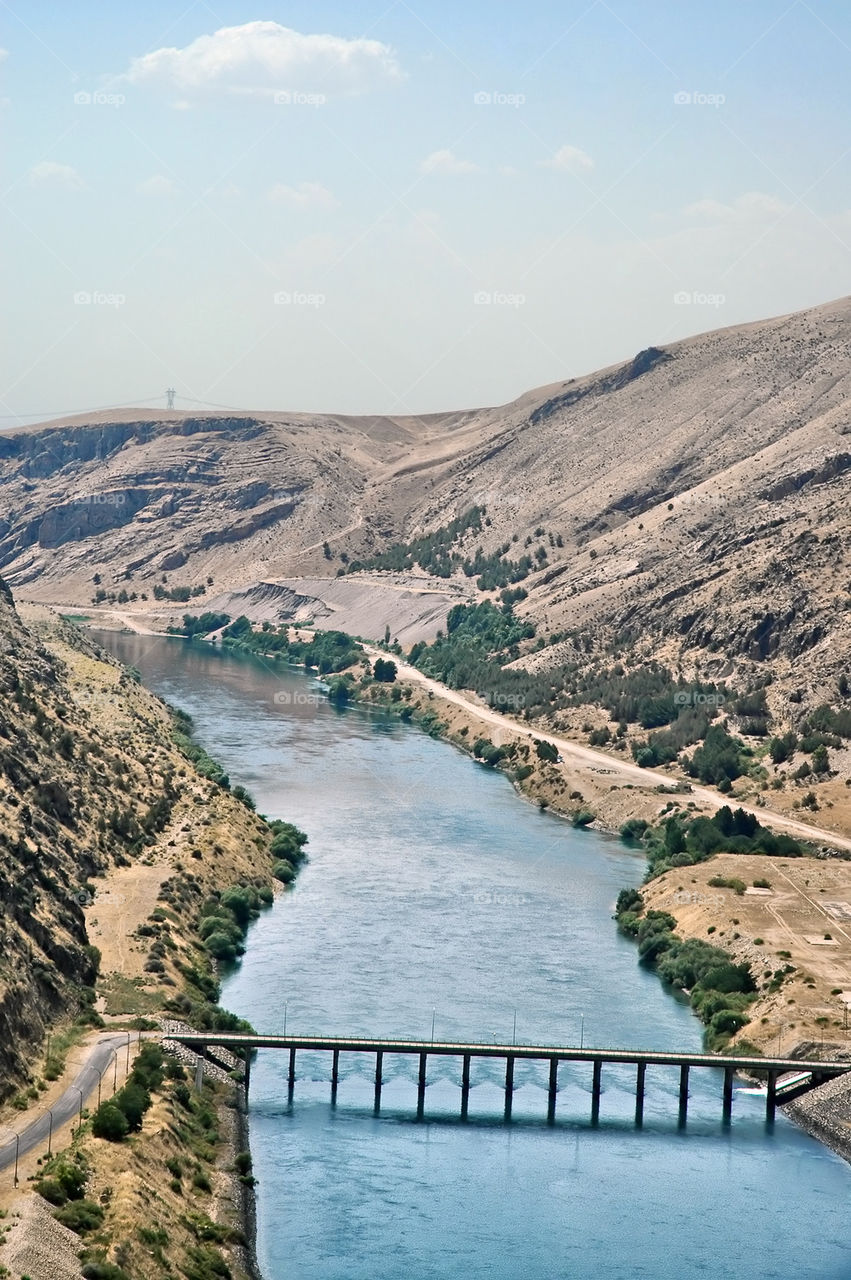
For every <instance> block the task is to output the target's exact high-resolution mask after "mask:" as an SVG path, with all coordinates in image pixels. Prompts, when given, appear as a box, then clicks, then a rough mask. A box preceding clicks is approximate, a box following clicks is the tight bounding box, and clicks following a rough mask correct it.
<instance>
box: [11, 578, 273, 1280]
mask: <svg viewBox="0 0 851 1280" xmlns="http://www.w3.org/2000/svg"><path fill="white" fill-rule="evenodd" d="M23 612H24V615H25V616H24V618H23V619H22V618H21V617H20V616H19V615H18V614H17V612H16V611H15V610H14V609H13V608H12V606H11V602H10V601H9V600H8V599H7V598H6V597H5V596H2V598H0V630H2V634H3V638H4V646H3V650H2V654H3V660H2V661H0V677H2V681H3V684H4V689H5V693H6V703H8V704H9V705H6V703H4V707H3V710H4V713H5V712H7V713H9V715H8V716H7V715H5V714H4V716H3V717H2V719H0V736H2V737H3V743H2V744H0V768H2V783H1V784H0V817H2V820H3V827H2V832H3V841H4V844H5V849H4V853H3V857H2V859H0V874H2V876H3V880H4V886H5V885H6V884H7V883H8V882H9V877H10V876H11V877H14V880H13V885H14V888H13V891H12V895H11V897H10V896H9V893H10V891H9V889H8V888H4V901H5V902H8V903H10V908H9V910H8V912H4V915H3V918H2V929H3V940H4V963H3V966H2V972H0V1025H2V1029H3V1036H2V1047H3V1052H4V1054H5V1055H6V1059H5V1063H4V1071H3V1077H2V1087H3V1097H4V1104H3V1105H2V1107H0V1142H2V1143H3V1144H5V1142H6V1141H8V1139H9V1138H10V1136H11V1135H13V1134H14V1133H16V1132H17V1133H20V1132H22V1131H23V1130H24V1129H25V1128H26V1127H27V1126H28V1125H29V1124H30V1123H31V1121H32V1120H33V1119H34V1118H35V1116H37V1115H41V1114H43V1113H45V1112H46V1110H47V1108H48V1107H50V1106H52V1105H53V1103H54V1102H55V1101H56V1100H57V1099H58V1098H59V1096H60V1095H61V1094H62V1093H63V1091H65V1090H66V1089H67V1088H68V1087H69V1086H70V1085H71V1084H72V1082H73V1081H74V1078H75V1077H76V1075H77V1073H78V1071H79V1070H80V1068H81V1067H82V1065H83V1063H84V1061H85V1060H86V1059H87V1057H88V1055H89V1053H90V1051H91V1049H92V1047H93V1046H94V1045H95V1043H96V1042H97V1041H98V1040H99V1039H100V1038H101V1037H102V1036H103V1035H104V1034H106V1033H102V1032H99V1031H96V1030H93V1029H90V1028H88V1027H86V1026H85V1025H77V1024H75V1023H74V1022H73V1019H74V1016H75V1014H76V1013H77V1012H78V1011H79V999H78V987H77V985H76V984H68V985H67V986H64V985H63V982H64V981H65V980H67V975H68V971H69V970H70V972H71V976H74V969H73V968H72V965H74V964H76V965H78V966H79V965H82V964H84V963H87V962H86V961H85V954H86V953H85V951H84V950H83V944H85V943H86V942H89V943H95V944H96V945H97V947H98V949H99V950H100V953H101V955H100V967H99V973H98V974H97V975H96V976H95V975H94V974H93V973H92V974H91V975H90V973H89V971H84V972H83V978H84V980H91V981H92V982H93V984H94V988H95V996H96V1008H97V1009H99V1010H101V1011H102V1013H103V1016H104V1019H105V1021H106V1023H107V1026H108V1028H109V1030H110V1031H111V1032H112V1033H113V1034H114V1033H115V1031H117V1030H119V1029H122V1030H123V1029H125V1028H128V1027H131V1026H132V1025H133V1019H135V1018H136V1017H137V1016H139V1015H146V1016H150V1015H153V1014H156V1013H157V1011H159V1010H161V1009H162V1008H163V1002H164V1001H165V1000H166V999H168V998H170V997H172V996H174V995H175V994H176V993H177V992H178V991H180V990H181V988H182V986H183V982H184V979H183V977H182V975H181V973H180V972H179V968H178V965H179V964H181V963H182V964H186V963H187V962H189V963H192V964H194V963H197V959H198V952H197V950H196V949H195V945H196V944H195V943H194V941H193V939H194V936H195V935H194V929H193V925H194V921H195V917H196V915H197V904H198V903H199V902H200V901H201V900H202V898H203V897H204V896H205V895H209V894H210V893H212V892H213V891H215V890H221V889H222V888H224V887H227V886H229V885H232V884H236V883H239V882H243V881H245V880H246V879H250V880H251V881H252V882H254V883H257V884H264V885H266V886H268V887H269V888H272V887H273V885H274V884H275V882H274V881H273V879H272V875H271V869H272V862H271V858H270V855H269V841H270V835H269V832H268V828H267V827H266V826H265V824H264V823H262V822H261V821H260V820H259V819H258V818H257V817H256V816H255V815H254V814H253V813H251V812H250V811H249V809H248V808H246V806H245V805H243V804H241V803H240V802H239V801H238V800H237V799H236V798H235V797H234V796H233V795H231V794H230V793H229V792H228V791H226V790H223V789H222V788H221V787H219V786H218V785H215V784H213V783H210V782H208V781H206V780H205V779H203V778H201V777H200V775H198V774H197V773H196V772H195V770H194V768H193V767H192V765H191V764H190V762H189V761H188V760H187V759H186V757H185V756H183V755H182V754H181V753H180V751H178V749H177V748H176V746H175V744H174V741H173V737H172V723H171V717H170V715H169V713H168V711H167V709H166V708H165V706H164V705H163V704H162V703H161V702H160V701H159V700H158V699H157V698H155V697H154V696H153V695H152V694H150V693H149V692H148V691H147V690H145V689H144V688H143V687H142V686H141V685H138V684H136V683H135V682H134V681H133V680H132V679H128V677H127V675H126V673H123V672H122V669H121V668H120V667H119V666H118V665H117V664H116V663H115V662H114V661H113V660H112V659H110V658H108V657H107V655H105V654H102V653H100V652H99V650H98V649H97V647H96V646H94V645H93V644H91V643H90V642H89V641H88V640H86V639H85V638H84V637H83V636H82V635H81V634H80V633H78V632H76V631H75V630H73V629H72V628H70V627H68V626H67V624H64V623H62V622H61V621H60V619H59V618H58V617H57V616H56V615H54V614H52V613H51V612H50V611H49V610H47V609H46V608H44V607H43V606H30V607H29V608H27V609H26V610H24V611H23ZM15 678H17V680H18V685H17V686H16V685H15V683H14V681H15ZM21 682H25V688H24V689H23V690H22V688H21ZM10 690H11V691H12V694H15V693H16V695H17V701H14V700H13V697H12V696H10ZM60 734H67V735H69V736H66V737H64V738H62V737H60ZM63 752H64V755H63ZM25 761H26V762H27V767H26V769H25V767H24V762H25ZM30 762H32V764H31V763H30ZM169 779H170V781H169ZM48 781H50V782H52V783H53V784H54V785H55V786H57V787H61V793H60V792H52V791H51V792H44V790H43V788H44V784H45V783H46V782H48ZM167 793H168V794H169V796H170V803H169V806H168V812H167V814H166V815H165V816H164V820H163V822H162V824H161V826H160V829H158V830H154V831H152V833H151V836H150V839H149V840H148V841H147V842H146V843H144V844H143V845H142V847H141V849H134V848H133V847H132V845H131V844H130V843H127V842H122V840H121V839H117V838H114V833H113V831H112V827H111V825H110V824H111V817H110V815H111V812H113V811H115V810H117V809H122V808H125V807H126V808H127V809H128V811H132V812H133V813H135V814H136V815H137V816H138V817H139V818H143V816H144V813H145V809H146V807H147V805H148V804H149V803H150V802H151V801H152V800H154V799H156V798H157V797H158V796H162V795H165V794H167ZM58 795H61V796H65V797H66V799H67V803H68V809H67V810H66V809H64V808H57V807H56V806H57V804H58V801H57V796H58ZM55 812H58V813H59V815H60V818H59V820H58V821H57V819H56V817H55ZM104 819H107V820H108V821H107V822H106V823H104V821H103V820H104ZM18 861H20V863H21V865H22V866H23V867H25V868H26V870H25V872H24V874H23V875H21V874H19V873H18V872H17V863H18ZM184 872H186V873H190V874H191V875H192V876H194V877H196V881H195V882H196V884H197V886H198V888H197V895H196V898H195V899H193V898H191V897H190V898H189V899H188V900H187V901H186V903H184V900H183V899H182V898H180V899H174V900H172V901H170V902H166V901H165V900H164V899H163V898H162V897H161V890H162V889H163V887H164V884H165V881H166V880H168V879H174V878H176V877H178V876H182V875H183V874H184ZM36 887H37V889H38V893H37V894H35V893H32V892H31V891H32V889H33V888H36ZM164 908H165V911H164V910H163V909H164ZM154 912H157V915H156V916H154V919H155V920H157V921H164V922H165V923H164V925H163V924H159V923H157V925H156V928H157V930H158V931H159V937H160V938H162V936H163V933H162V930H163V928H165V930H166V931H167V932H168V933H169V935H170V936H169V943H170V945H169V947H167V948H166V949H165V951H164V952H163V960H162V962H161V963H160V965H159V968H158V969H157V968H155V967H152V966H151V964H150V957H151V954H152V952H151V947H152V943H153V942H154V936H153V934H152V929H151V927H150V925H151V918H152V914H153V913H154ZM172 925H173V926H174V929H173V936H172V935H171V926H172ZM140 929H141V930H143V931H140ZM78 955H79V956H81V957H82V958H81V959H80V960H78V959H77V956H78ZM19 956H20V957H21V958H20V959H19V958H18V957H19ZM45 1033H48V1034H49V1037H50V1038H49V1040H47V1039H46V1036H45ZM135 1038H136V1037H135V1036H134V1040H135ZM122 1044H123V1041H122ZM48 1051H49V1054H50V1063H52V1064H53V1066H52V1067H51V1070H50V1071H49V1072H47V1068H48V1065H49V1064H48V1061H47V1060H46V1055H47V1053H48ZM126 1061H127V1060H126V1056H125V1053H124V1051H123V1049H122V1051H121V1052H120V1053H119V1054H118V1055H117V1058H116V1059H115V1063H114V1066H112V1065H111V1066H109V1067H108V1068H107V1069H106V1071H105V1075H104V1079H103V1085H102V1087H103V1091H104V1093H105V1095H106V1096H107V1097H109V1096H110V1095H111V1093H112V1090H113V1088H114V1087H115V1085H116V1084H117V1085H118V1086H119V1087H120V1086H121V1084H122V1081H123V1079H124V1075H125V1070H126ZM45 1074H49V1075H55V1076H56V1078H55V1079H46V1078H45ZM16 1090H17V1092H16V1094H15V1097H14V1099H12V1098H10V1093H11V1092H13V1091H16ZM96 1095H97V1090H95V1091H94V1092H93V1093H92V1095H91V1096H90V1097H87V1098H84V1099H82V1102H83V1103H84V1105H85V1106H87V1107H89V1108H91V1107H93V1106H94V1105H96V1103H97V1096H96ZM74 1105H75V1109H76V1100H75V1102H74ZM221 1123H222V1127H223V1130H224V1131H225V1132H228V1126H229V1127H230V1128H231V1129H232V1127H233V1116H232V1113H231V1112H229V1111H223V1112H222V1118H221ZM70 1140H71V1125H70V1124H66V1125H62V1126H60V1125H59V1124H57V1125H56V1127H55V1129H54V1133H53V1150H54V1152H56V1151H59V1150H61V1149H62V1148H63V1147H65V1146H67V1144H68V1143H69V1142H70ZM78 1141H79V1140H78ZM82 1141H83V1146H84V1149H85V1152H86V1154H87V1156H88V1158H89V1160H90V1163H91V1165H92V1168H93V1174H92V1178H91V1181H90V1186H89V1189H88V1194H89V1195H90V1197H91V1198H93V1199H95V1200H96V1201H97V1202H99V1203H101V1204H102V1205H103V1206H104V1207H105V1211H106V1217H105V1221H104V1233H105V1234H104V1239H106V1240H107V1241H109V1240H110V1239H111V1240H112V1242H113V1246H114V1248H115V1249H117V1248H118V1246H119V1245H120V1244H121V1243H122V1242H125V1253H127V1252H128V1251H129V1254H130V1255H132V1257H133V1274H138V1275H141V1276H145V1277H150V1280H158V1277H159V1276H160V1275H161V1274H162V1270H161V1267H160V1264H159V1263H158V1262H157V1261H156V1259H155V1258H154V1257H153V1255H152V1254H151V1253H150V1251H146V1250H145V1249H143V1248H142V1246H141V1242H140V1240H139V1237H138V1228H139V1227H140V1226H146V1225H149V1224H150V1223H151V1222H152V1221H153V1222H154V1224H155V1225H158V1227H162V1228H167V1229H168V1232H169V1235H170V1241H171V1243H170V1245H169V1248H168V1249H167V1250H166V1253H167V1254H168V1257H169V1259H170V1261H171V1263H172V1264H174V1265H179V1263H180V1260H181V1259H184V1258H185V1257H186V1256H187V1250H189V1249H191V1248H192V1247H193V1245H194V1244H195V1243H196V1237H195V1235H194V1234H193V1232H192V1231H191V1230H190V1229H189V1228H188V1227H187V1226H186V1225H185V1223H182V1218H184V1217H185V1216H186V1213H187V1210H188V1209H189V1210H191V1211H192V1212H195V1213H202V1214H204V1215H207V1216H209V1217H211V1218H213V1219H214V1220H215V1221H217V1222H220V1223H223V1224H225V1225H226V1226H230V1225H232V1224H234V1223H235V1221H236V1217H237V1210H238V1205H237V1203H236V1200H235V1195H236V1191H237V1190H238V1184H236V1182H235V1180H234V1178H233V1176H231V1174H229V1173H228V1172H227V1167H228V1166H230V1164H231V1162H232V1155H233V1151H232V1146H225V1147H223V1148H222V1149H221V1153H220V1156H219V1164H220V1166H221V1167H220V1168H219V1169H218V1170H217V1171H214V1172H213V1174H212V1175H211V1177H212V1189H211V1190H209V1191H208V1190H205V1189H203V1188H196V1187H195V1186H194V1183H193V1184H192V1185H191V1186H190V1185H189V1184H190V1180H191V1174H190V1178H189V1179H187V1187H186V1189H185V1191H184V1192H183V1193H181V1194H178V1193H176V1192H172V1193H171V1194H169V1192H168V1185H169V1181H170V1178H171V1175H170V1174H169V1172H168V1169H167V1165H166V1162H167V1161H168V1160H169V1159H173V1158H175V1157H179V1158H181V1159H185V1158H186V1154H185V1152H182V1151H181V1144H180V1142H179V1141H178V1139H177V1138H176V1137H175V1134H174V1123H173V1121H172V1120H170V1119H169V1117H168V1115H167V1114H166V1104H164V1103H157V1105H156V1106H155V1107H154V1109H153V1110H152V1112H151V1113H149V1115H148V1116H147V1117H146V1119H145V1123H144V1127H143V1132H142V1134H141V1135H138V1136H137V1137H136V1138H135V1139H134V1140H133V1142H132V1145H130V1144H124V1143H122V1144H119V1145H113V1144H111V1143H107V1142H104V1141H103V1140H96V1139H93V1138H92V1137H91V1135H90V1134H86V1135H85V1137H84V1139H83V1140H82ZM42 1155H43V1150H42V1149H40V1148H39V1147H36V1148H33V1149H32V1150H31V1151H30V1152H28V1153H27V1154H26V1155H24V1156H22V1158H21V1161H20V1179H21V1185H20V1186H19V1188H18V1189H17V1191H16V1190H15V1189H14V1188H13V1185H12V1169H11V1167H9V1168H6V1169H5V1170H4V1171H3V1172H2V1173H0V1209H2V1210H4V1211H5V1212H6V1214H7V1220H6V1225H8V1226H10V1227H11V1231H10V1232H9V1236H8V1241H7V1244H6V1245H5V1246H4V1247H3V1248H0V1264H2V1265H3V1266H7V1267H9V1268H10V1271H11V1274H12V1275H14V1276H16V1277H17V1276H20V1275H22V1274H24V1273H26V1274H28V1275H30V1276H31V1277H32V1280H55V1277H56V1276H60V1277H64V1276H75V1277H76V1276H79V1275H80V1265H79V1261H78V1257H77V1255H78V1253H79V1250H80V1247H81V1243H82V1242H81V1239H80V1237H79V1236H78V1235H76V1234H74V1233H73V1232H67V1231H65V1230H64V1229H62V1228H60V1227H59V1224H58V1223H56V1222H55V1221H54V1219H53V1218H52V1217H51V1216H50V1209H49V1206H47V1205H46V1203H45V1202H44V1201H42V1200H41V1199H40V1197H38V1196H37V1195H36V1194H35V1192H34V1191H32V1190H31V1189H30V1187H29V1184H28V1179H30V1178H32V1177H34V1176H37V1174H38V1170H39V1161H40V1158H41V1156H42ZM193 1162H194V1158H192V1159H190V1161H189V1163H188V1164H187V1168H189V1169H190V1171H191V1169H192V1168H193ZM151 1188H159V1190H158V1191H157V1192H156V1195H155V1196H154V1200H152V1199H151ZM19 1215H20V1216H19ZM114 1256H115V1257H117V1256H118V1255H117V1253H115V1254H114ZM232 1269H233V1270H234V1274H235V1275H237V1274H241V1272H240V1270H239V1259H238V1257H237V1258H235V1259H234V1260H233V1268H232Z"/></svg>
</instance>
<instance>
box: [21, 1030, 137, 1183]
mask: <svg viewBox="0 0 851 1280" xmlns="http://www.w3.org/2000/svg"><path fill="white" fill-rule="evenodd" d="M129 1035H130V1033H129V1032H127V1031H122V1032H120V1033H118V1034H116V1033H114V1032H113V1033H111V1034H109V1033H107V1034H106V1035H103V1036H101V1037H100V1039H99V1040H98V1042H97V1043H96V1044H95V1045H94V1047H93V1048H92V1050H91V1052H90V1053H89V1056H88V1058H87V1059H86V1062H85V1064H84V1065H83V1066H82V1067H81V1068H80V1070H79V1072H78V1073H77V1075H76V1076H75V1078H74V1081H73V1083H72V1084H70V1085H69V1086H68V1088H67V1089H65V1090H64V1091H63V1092H62V1093H61V1094H60V1095H59V1097H58V1098H57V1099H56V1101H55V1102H54V1104H53V1106H52V1107H50V1108H49V1109H48V1110H46V1111H44V1112H42V1114H41V1115H40V1116H38V1117H37V1118H36V1119H35V1120H33V1121H31V1123H30V1124H28V1125H27V1126H26V1128H25V1129H22V1130H21V1132H20V1133H19V1134H18V1138H17V1141H16V1140H15V1138H12V1139H11V1140H10V1141H8V1142H5V1143H4V1144H3V1145H2V1146H0V1169H6V1168H8V1166H9V1165H11V1164H14V1161H15V1154H16V1151H17V1154H18V1156H19V1157H20V1156H23V1155H25V1154H26V1152H27V1151H32V1149H33V1147H37V1146H42V1145H46V1144H47V1142H48V1139H49V1137H50V1133H51V1128H52V1130H53V1132H54V1133H58V1131H59V1130H60V1129H61V1128H62V1126H63V1125H65V1124H67V1123H68V1122H69V1120H73V1119H74V1118H75V1117H76V1116H78V1115H79V1113H80V1109H81V1107H84V1106H85V1105H86V1101H87V1100H88V1098H89V1097H90V1096H91V1095H92V1093H94V1091H95V1090H96V1089H97V1087H98V1082H99V1080H100V1079H101V1077H102V1076H103V1077H104V1083H105V1084H107V1086H108V1076H107V1074H106V1073H107V1068H108V1067H109V1066H110V1064H111V1063H112V1059H113V1056H114V1055H115V1054H117V1053H118V1052H119V1051H120V1050H121V1049H124V1048H126V1046H127V1044H128V1037H129ZM81 1095H82V1099H81ZM51 1116H52V1117H53V1120H52V1122H51ZM7 1132H8V1131H7Z"/></svg>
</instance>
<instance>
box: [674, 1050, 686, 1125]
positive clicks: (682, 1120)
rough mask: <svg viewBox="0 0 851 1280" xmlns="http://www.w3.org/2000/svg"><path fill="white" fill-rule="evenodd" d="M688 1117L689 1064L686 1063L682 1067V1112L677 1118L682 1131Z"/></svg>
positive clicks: (680, 1111)
mask: <svg viewBox="0 0 851 1280" xmlns="http://www.w3.org/2000/svg"><path fill="white" fill-rule="evenodd" d="M687 1115H688V1063H687V1062H684V1063H683V1064H682V1066H681V1067H680V1110H679V1115H678V1116H677V1124H678V1125H679V1127H680V1128H681V1129H682V1128H683V1126H684V1125H685V1122H686V1117H687Z"/></svg>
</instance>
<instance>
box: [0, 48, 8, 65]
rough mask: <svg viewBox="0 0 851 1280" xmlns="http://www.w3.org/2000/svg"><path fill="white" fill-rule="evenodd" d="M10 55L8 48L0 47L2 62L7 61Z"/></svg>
mask: <svg viewBox="0 0 851 1280" xmlns="http://www.w3.org/2000/svg"><path fill="white" fill-rule="evenodd" d="M8 56H9V50H8V49H0V62H5V61H6V59H7V58H8Z"/></svg>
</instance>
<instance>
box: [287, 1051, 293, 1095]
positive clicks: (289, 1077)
mask: <svg viewBox="0 0 851 1280" xmlns="http://www.w3.org/2000/svg"><path fill="white" fill-rule="evenodd" d="M294 1088H295V1049H294V1048H293V1049H290V1069H289V1072H288V1073H287V1091H288V1092H289V1095H290V1101H291V1102H292V1096H293V1089H294Z"/></svg>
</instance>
